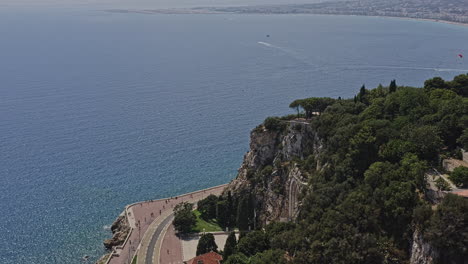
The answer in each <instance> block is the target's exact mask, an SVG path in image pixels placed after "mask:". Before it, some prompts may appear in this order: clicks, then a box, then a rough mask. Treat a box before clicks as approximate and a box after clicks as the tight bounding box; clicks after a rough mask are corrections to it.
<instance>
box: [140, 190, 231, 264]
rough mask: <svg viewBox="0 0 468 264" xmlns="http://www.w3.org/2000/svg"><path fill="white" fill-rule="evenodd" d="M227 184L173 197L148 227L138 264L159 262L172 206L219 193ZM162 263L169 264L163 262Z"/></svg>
mask: <svg viewBox="0 0 468 264" xmlns="http://www.w3.org/2000/svg"><path fill="white" fill-rule="evenodd" d="M225 187H226V185H221V186H217V187H213V188H209V189H206V190H201V191H197V192H194V193H189V194H185V195H182V196H178V197H177V199H171V201H170V202H168V203H167V205H169V204H170V205H171V206H170V207H169V206H166V207H165V210H164V212H162V213H161V215H160V216H158V217H157V218H156V219H154V220H153V221H152V222H151V224H150V225H149V227H148V228H147V229H146V230H147V231H146V232H145V234H144V236H143V239H142V240H141V243H140V246H139V248H140V250H139V252H138V264H153V263H154V264H159V262H160V256H161V254H160V253H161V252H160V250H161V248H162V247H165V246H164V245H163V242H164V241H163V239H164V236H165V234H166V232H165V230H164V229H165V228H166V229H167V228H169V224H170V222H171V220H172V215H173V214H172V208H173V207H174V206H175V205H176V204H179V203H181V202H190V203H194V202H197V201H199V200H201V199H204V198H206V197H207V196H208V195H210V194H215V195H219V194H221V193H222V192H223V190H224V188H225ZM161 263H162V264H167V263H163V262H161Z"/></svg>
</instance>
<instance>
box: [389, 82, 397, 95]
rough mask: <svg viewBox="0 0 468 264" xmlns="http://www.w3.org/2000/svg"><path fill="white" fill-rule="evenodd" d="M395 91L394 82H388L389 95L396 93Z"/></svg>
mask: <svg viewBox="0 0 468 264" xmlns="http://www.w3.org/2000/svg"><path fill="white" fill-rule="evenodd" d="M396 90H397V85H396V80H392V81H391V82H390V86H388V91H389V92H390V93H394V92H396Z"/></svg>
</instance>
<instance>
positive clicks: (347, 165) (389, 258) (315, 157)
mask: <svg viewBox="0 0 468 264" xmlns="http://www.w3.org/2000/svg"><path fill="white" fill-rule="evenodd" d="M467 96H468V75H460V76H457V77H456V78H455V79H454V80H453V81H444V80H442V79H440V78H434V79H431V80H428V81H426V82H425V84H424V88H413V87H398V86H397V85H396V83H395V82H392V83H391V85H390V86H389V87H382V86H380V87H378V88H376V89H372V90H368V89H366V88H365V87H362V88H361V90H360V91H359V93H358V94H357V95H356V96H355V97H354V98H352V99H341V98H338V99H331V98H307V99H301V100H296V101H294V102H292V103H291V105H290V107H291V108H292V109H294V110H295V111H297V115H296V114H295V115H291V116H287V117H283V118H276V117H273V118H267V119H266V120H265V122H264V123H263V124H262V125H260V126H258V127H257V128H255V129H254V130H253V131H252V133H251V145H250V151H249V152H248V153H247V154H246V155H245V157H244V162H243V163H242V166H241V168H240V169H239V173H238V176H237V177H236V179H234V180H233V181H232V182H231V183H230V184H229V186H228V187H227V189H226V190H225V192H224V195H223V196H222V197H220V198H219V200H218V203H217V209H216V212H217V214H218V219H219V223H221V224H223V225H225V226H236V227H238V228H239V229H240V230H241V231H243V232H244V233H243V235H242V236H241V237H242V238H241V239H240V241H239V243H238V244H237V246H236V247H235V250H230V251H229V252H236V253H235V254H232V255H230V256H226V257H228V259H227V261H226V262H225V263H228V264H233V263H250V264H256V263H304V264H306V263H309V264H310V263H449V264H450V263H453V264H462V263H466V260H467V259H468V250H467V249H468V245H467V241H468V200H467V199H466V198H463V197H460V196H457V195H454V194H450V193H447V192H441V194H442V196H443V197H444V198H443V199H442V201H434V200H431V199H429V197H428V196H429V193H430V192H429V185H428V181H427V180H428V179H427V172H428V171H429V170H430V169H431V168H440V165H441V158H443V157H452V156H455V157H459V156H460V152H461V148H462V147H463V148H465V149H468V129H467V128H468V98H467ZM467 184H468V183H467ZM248 230H255V231H253V232H247V231H248Z"/></svg>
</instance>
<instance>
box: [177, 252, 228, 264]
mask: <svg viewBox="0 0 468 264" xmlns="http://www.w3.org/2000/svg"><path fill="white" fill-rule="evenodd" d="M221 260H223V257H222V256H221V255H220V254H218V253H216V252H213V251H211V252H209V253H206V254H203V255H200V256H196V257H194V258H193V259H190V260H188V261H185V262H184V264H220V263H221Z"/></svg>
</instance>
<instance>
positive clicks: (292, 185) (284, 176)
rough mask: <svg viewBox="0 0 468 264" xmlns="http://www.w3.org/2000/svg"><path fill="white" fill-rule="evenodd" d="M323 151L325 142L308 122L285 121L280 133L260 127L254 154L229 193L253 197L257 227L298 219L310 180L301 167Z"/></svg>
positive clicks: (253, 138)
mask: <svg viewBox="0 0 468 264" xmlns="http://www.w3.org/2000/svg"><path fill="white" fill-rule="evenodd" d="M321 149H322V143H321V140H320V139H319V138H318V136H317V134H316V133H315V131H314V130H313V129H312V128H311V126H310V124H309V123H307V122H305V121H282V126H281V127H280V128H277V129H266V128H265V127H264V126H259V127H257V128H256V129H254V130H253V131H252V132H251V137H250V150H249V152H247V154H245V156H244V160H243V163H242V165H241V167H240V169H239V172H238V175H237V177H236V178H235V179H234V180H233V181H232V182H231V183H230V184H229V186H228V187H227V188H226V191H225V192H228V191H231V192H232V193H234V194H241V193H249V194H251V195H253V196H254V199H253V200H254V201H255V217H256V223H257V224H261V225H262V224H267V223H269V222H271V221H286V220H291V219H294V218H295V217H296V216H297V214H298V212H299V208H300V205H301V202H300V198H301V191H302V190H303V189H305V188H304V187H306V186H307V179H308V176H307V173H306V172H304V171H303V170H302V169H301V166H300V164H299V163H300V161H301V160H304V159H307V158H308V157H313V156H314V155H318V154H319V153H320V150H321ZM310 159H311V160H313V158H310ZM313 163H314V164H313V165H314V166H316V165H317V164H316V162H315V161H314V162H313Z"/></svg>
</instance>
